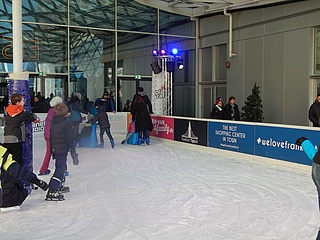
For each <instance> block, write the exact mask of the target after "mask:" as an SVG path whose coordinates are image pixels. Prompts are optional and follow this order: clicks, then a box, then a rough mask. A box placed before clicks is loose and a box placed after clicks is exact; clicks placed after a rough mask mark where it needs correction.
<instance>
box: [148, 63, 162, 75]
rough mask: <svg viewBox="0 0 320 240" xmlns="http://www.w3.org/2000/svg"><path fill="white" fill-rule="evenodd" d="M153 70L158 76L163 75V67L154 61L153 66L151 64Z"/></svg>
mask: <svg viewBox="0 0 320 240" xmlns="http://www.w3.org/2000/svg"><path fill="white" fill-rule="evenodd" d="M150 66H151V68H152V71H153V72H154V73H155V74H158V73H161V72H162V69H161V67H160V66H159V65H158V61H153V62H152V63H151V64H150Z"/></svg>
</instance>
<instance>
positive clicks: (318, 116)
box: [309, 93, 320, 127]
mask: <svg viewBox="0 0 320 240" xmlns="http://www.w3.org/2000/svg"><path fill="white" fill-rule="evenodd" d="M309 120H310V122H312V124H313V126H314V127H320V93H318V96H317V98H316V100H314V102H313V103H312V105H311V106H310V108H309Z"/></svg>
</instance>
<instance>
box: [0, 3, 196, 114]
mask: <svg viewBox="0 0 320 240" xmlns="http://www.w3.org/2000/svg"><path fill="white" fill-rule="evenodd" d="M22 4H23V13H22V15H23V71H29V72H30V73H31V75H30V79H29V81H30V84H29V85H30V86H31V88H32V91H41V92H42V94H43V95H45V97H46V98H47V97H49V95H50V94H51V93H53V94H54V95H61V97H66V96H67V95H72V94H74V93H75V92H80V93H81V94H82V95H83V96H84V97H88V98H89V100H91V101H94V100H95V99H96V98H98V97H101V95H102V93H103V92H104V91H108V92H109V93H111V94H113V96H114V97H115V100H116V101H117V102H118V103H117V111H121V110H122V105H121V104H120V103H121V102H122V101H123V99H122V93H124V94H125V98H126V99H131V97H132V96H130V95H133V94H134V93H135V92H136V89H137V87H138V86H140V85H141V86H144V88H145V91H146V93H147V94H148V95H151V90H152V89H151V85H152V84H151V82H152V70H151V67H150V63H152V61H153V60H154V56H153V55H152V50H153V49H158V48H164V49H167V50H168V51H169V50H170V49H171V48H173V47H176V48H178V49H179V53H178V54H179V56H181V58H182V59H183V61H184V66H185V67H184V69H183V70H179V71H178V70H176V71H175V73H174V80H173V81H174V82H173V87H174V90H173V91H174V92H177V95H176V96H177V97H175V96H174V97H175V100H174V102H175V104H177V105H178V106H177V109H179V111H180V112H179V113H178V112H177V114H179V115H183V114H187V115H188V116H194V106H193V104H194V102H195V101H193V100H194V99H193V98H194V95H195V94H194V89H195V87H194V84H195V70H194V69H195V66H196V64H195V22H193V21H191V20H190V18H189V17H186V16H180V15H177V14H172V13H166V12H164V11H160V10H159V9H157V8H152V7H149V6H146V5H143V4H140V3H138V2H137V1H133V0H106V1H98V0H86V1H83V0H68V1H59V0H33V1H27V0H22ZM68 9H69V10H70V12H69V13H68ZM115 11H117V12H115ZM158 21H159V22H158ZM0 24H1V29H0V47H1V55H0V77H1V79H3V81H2V82H5V79H6V78H7V77H8V73H10V72H12V71H13V66H12V1H11V0H3V1H1V3H0ZM3 85H5V84H2V85H1V86H2V87H3ZM0 90H1V89H0ZM2 92H3V91H2ZM184 92H187V93H188V96H187V98H188V99H190V101H191V102H192V103H191V105H192V106H190V105H189V104H186V103H183V101H185V99H184V98H182V97H180V93H181V94H182V95H183V94H184ZM182 95H181V96H182ZM0 98H1V96H0ZM150 98H151V96H150ZM126 99H124V101H125V100H126ZM188 101H189V100H188ZM181 107H183V108H185V109H181Z"/></svg>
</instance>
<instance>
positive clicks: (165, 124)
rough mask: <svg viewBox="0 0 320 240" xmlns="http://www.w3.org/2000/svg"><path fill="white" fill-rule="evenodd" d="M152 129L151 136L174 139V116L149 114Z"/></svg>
mask: <svg viewBox="0 0 320 240" xmlns="http://www.w3.org/2000/svg"><path fill="white" fill-rule="evenodd" d="M151 119H152V124H153V130H152V132H151V133H150V135H151V136H154V137H161V138H166V139H169V140H173V139H174V132H173V130H174V118H169V117H160V116H151Z"/></svg>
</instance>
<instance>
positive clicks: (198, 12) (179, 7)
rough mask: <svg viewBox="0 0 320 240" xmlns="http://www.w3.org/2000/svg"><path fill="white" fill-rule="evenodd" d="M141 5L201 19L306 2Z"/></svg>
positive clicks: (146, 0)
mask: <svg viewBox="0 0 320 240" xmlns="http://www.w3.org/2000/svg"><path fill="white" fill-rule="evenodd" d="M135 1H136V2H139V3H141V4H144V5H147V6H151V7H155V8H159V9H162V10H165V11H168V12H172V13H177V14H181V15H186V16H190V17H201V16H204V15H208V14H213V13H219V12H223V9H224V8H226V9H227V11H235V10H240V9H245V8H255V7H263V6H267V5H275V4H281V3H288V2H296V1H304V0H135Z"/></svg>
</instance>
